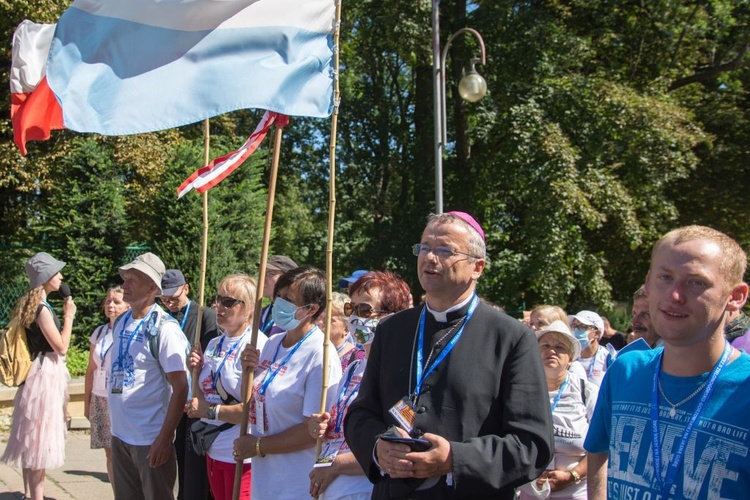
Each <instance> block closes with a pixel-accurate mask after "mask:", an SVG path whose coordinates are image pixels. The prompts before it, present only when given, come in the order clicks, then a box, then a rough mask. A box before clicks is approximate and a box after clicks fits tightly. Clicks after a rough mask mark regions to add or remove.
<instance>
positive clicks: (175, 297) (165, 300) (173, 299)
mask: <svg viewBox="0 0 750 500" xmlns="http://www.w3.org/2000/svg"><path fill="white" fill-rule="evenodd" d="M183 293H185V287H184V286H183V287H182V290H180V293H178V294H177V295H173V296H171V297H166V296H164V295H162V296H161V297H159V300H161V301H162V303H164V304H171V303H173V302H177V301H178V300H180V297H182V294H183Z"/></svg>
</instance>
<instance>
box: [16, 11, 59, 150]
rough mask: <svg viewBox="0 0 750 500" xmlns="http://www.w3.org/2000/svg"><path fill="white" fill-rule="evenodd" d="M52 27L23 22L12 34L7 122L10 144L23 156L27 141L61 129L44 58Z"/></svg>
mask: <svg viewBox="0 0 750 500" xmlns="http://www.w3.org/2000/svg"><path fill="white" fill-rule="evenodd" d="M54 33H55V25H54V24H39V23H34V22H31V21H29V20H24V21H23V22H22V23H21V24H19V25H18V28H16V31H15V32H14V33H13V57H12V63H11V68H10V119H11V122H12V124H13V141H14V142H15V143H16V145H17V146H18V149H20V150H21V154H23V155H25V154H26V152H27V151H26V142H27V141H44V140H47V139H49V137H50V133H51V131H52V130H57V129H63V128H65V126H64V125H63V116H62V108H61V107H60V104H59V103H58V102H57V99H56V98H55V95H54V94H53V93H52V90H50V88H49V85H48V84H47V77H46V70H47V55H48V54H49V49H50V44H51V43H52V37H53V35H54Z"/></svg>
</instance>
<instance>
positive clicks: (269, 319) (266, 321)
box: [260, 304, 273, 334]
mask: <svg viewBox="0 0 750 500" xmlns="http://www.w3.org/2000/svg"><path fill="white" fill-rule="evenodd" d="M271 312H273V304H271V306H270V307H269V308H268V309H266V315H265V318H263V325H262V326H261V327H260V331H262V332H263V333H266V334H267V333H268V331H269V330H270V329H271V328H272V327H273V314H271Z"/></svg>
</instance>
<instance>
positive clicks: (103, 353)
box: [99, 326, 115, 366]
mask: <svg viewBox="0 0 750 500" xmlns="http://www.w3.org/2000/svg"><path fill="white" fill-rule="evenodd" d="M104 328H106V330H104V335H102V342H101V344H100V345H99V357H100V358H101V360H102V363H101V365H102V366H103V365H104V358H106V357H107V354H109V350H110V349H112V346H113V345H115V339H114V336H113V337H112V343H111V344H109V347H107V350H106V351H105V350H104V341H105V340H107V334H108V333H109V326H104Z"/></svg>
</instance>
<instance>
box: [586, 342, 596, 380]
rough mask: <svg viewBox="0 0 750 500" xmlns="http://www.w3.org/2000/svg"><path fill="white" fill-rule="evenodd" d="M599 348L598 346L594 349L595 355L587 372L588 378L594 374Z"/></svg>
mask: <svg viewBox="0 0 750 500" xmlns="http://www.w3.org/2000/svg"><path fill="white" fill-rule="evenodd" d="M598 350H599V348H598V347H597V350H596V351H594V355H593V356H592V357H591V364H590V365H589V369H588V370H587V373H586V378H587V379H589V380H591V376H592V375H593V374H594V365H595V364H596V352H597V351H598Z"/></svg>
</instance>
